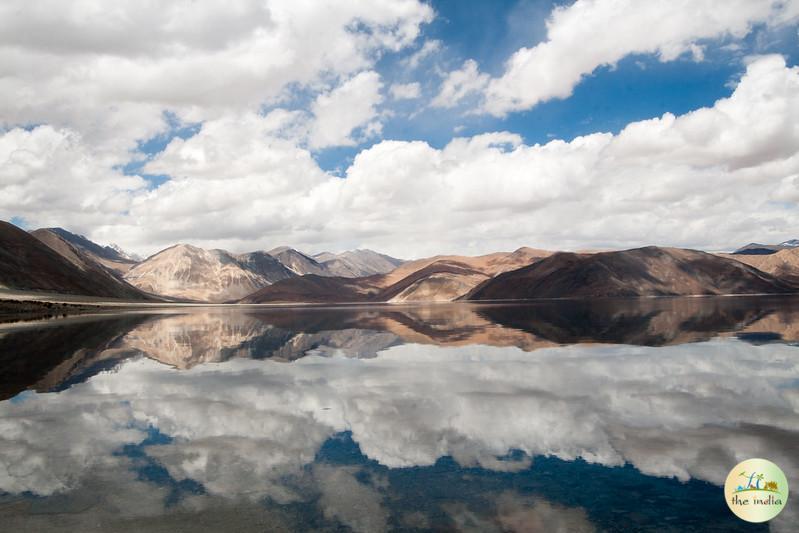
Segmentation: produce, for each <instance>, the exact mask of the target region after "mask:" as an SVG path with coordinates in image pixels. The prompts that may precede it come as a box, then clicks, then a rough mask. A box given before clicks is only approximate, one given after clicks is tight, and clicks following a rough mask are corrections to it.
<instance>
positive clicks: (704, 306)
mask: <svg viewBox="0 0 799 533" xmlns="http://www.w3.org/2000/svg"><path fill="white" fill-rule="evenodd" d="M798 316H799V302H797V301H795V300H793V299H789V298H708V299H699V298H674V299H656V300H626V301H625V300H619V301H610V300H605V301H598V302H583V303H579V302H560V303H555V302H550V303H545V304H520V305H508V304H504V305H466V304H464V305H438V306H418V307H413V306H408V307H403V306H395V307H366V308H363V307H361V308H338V309H330V308H328V309H324V308H294V309H289V308H285V309H274V308H242V309H233V310H230V309H224V308H205V309H202V308H201V309H191V310H186V309H176V310H172V311H160V312H137V313H127V314H120V315H105V316H101V317H90V316H85V317H80V318H75V319H65V320H56V321H53V322H50V323H48V324H46V326H42V327H32V326H26V325H24V324H23V325H19V326H11V327H8V326H7V327H6V330H5V332H3V331H0V368H1V369H2V377H0V399H1V398H9V397H11V396H13V395H15V394H17V393H18V392H20V391H21V390H25V389H26V388H33V389H35V390H38V391H48V390H60V388H63V387H65V386H69V385H71V384H74V383H77V382H80V381H82V380H85V379H86V378H88V377H90V376H91V375H93V374H95V373H97V372H99V371H103V370H108V369H111V368H114V367H115V366H116V365H117V364H119V363H120V362H121V361H123V360H124V359H126V358H129V357H134V356H140V355H144V356H146V357H148V358H150V359H154V360H156V361H159V362H161V363H164V364H166V365H170V366H173V367H175V368H181V369H188V368H191V367H193V366H195V365H198V364H203V363H218V362H222V361H227V360H229V359H231V358H240V357H244V358H253V359H267V358H271V359H277V360H284V361H293V360H296V359H298V358H301V357H304V356H305V355H307V354H314V355H336V354H338V355H343V356H347V357H356V358H369V357H374V356H375V355H376V354H377V353H379V352H380V351H382V350H385V349H387V348H389V347H391V346H395V345H399V344H428V345H438V346H469V345H484V346H497V347H516V348H520V349H521V350H524V351H533V350H536V349H540V348H546V347H551V346H556V345H562V344H578V343H615V344H631V345H642V346H664V345H669V344H680V343H686V342H698V341H705V340H709V339H712V338H713V337H716V336H718V335H728V334H737V335H738V336H739V338H740V339H741V340H745V341H750V342H752V343H753V344H758V343H763V342H775V341H777V342H795V341H799V321H798V320H796V319H797V317H798Z"/></svg>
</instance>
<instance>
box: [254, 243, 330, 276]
mask: <svg viewBox="0 0 799 533" xmlns="http://www.w3.org/2000/svg"><path fill="white" fill-rule="evenodd" d="M267 253H268V254H269V255H271V256H272V257H274V258H275V259H277V260H278V261H280V262H281V263H282V264H283V266H285V267H286V268H288V269H289V270H291V271H292V272H294V273H295V274H297V275H298V276H304V275H306V274H317V275H319V276H330V275H332V274H331V273H330V272H328V270H327V269H326V268H325V267H324V266H322V265H321V264H320V263H319V262H318V261H317V260H316V259H314V258H312V257H308V256H307V255H305V254H304V253H302V252H298V251H297V250H295V249H294V248H289V247H288V246H279V247H278V248H273V249H271V250H269V251H268V252H267Z"/></svg>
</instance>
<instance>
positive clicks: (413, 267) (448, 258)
mask: <svg viewBox="0 0 799 533" xmlns="http://www.w3.org/2000/svg"><path fill="white" fill-rule="evenodd" d="M551 254H552V252H549V251H547V250H537V249H535V248H527V247H523V248H519V249H518V250H516V251H515V252H497V253H493V254H487V255H478V256H475V257H472V256H468V255H436V256H433V257H426V258H424V259H417V260H415V261H408V262H407V263H403V264H402V265H401V266H399V267H397V268H396V269H395V270H393V271H391V272H390V273H388V274H386V275H385V276H383V277H382V278H381V279H380V280H379V283H380V285H381V286H383V287H388V286H389V285H392V284H394V283H396V282H398V281H400V280H401V279H403V278H405V277H407V276H409V275H411V274H413V273H414V272H418V271H419V270H422V269H423V268H425V267H427V266H428V265H431V264H433V263H435V262H437V261H443V262H452V263H459V264H461V265H465V266H466V267H469V268H471V269H473V270H476V271H478V272H482V273H483V274H485V275H486V276H489V277H491V276H495V275H497V274H499V273H500V272H505V271H508V270H516V269H517V268H521V267H524V266H527V265H529V264H531V263H533V262H535V261H538V260H539V259H542V258H544V257H548V256H549V255H551Z"/></svg>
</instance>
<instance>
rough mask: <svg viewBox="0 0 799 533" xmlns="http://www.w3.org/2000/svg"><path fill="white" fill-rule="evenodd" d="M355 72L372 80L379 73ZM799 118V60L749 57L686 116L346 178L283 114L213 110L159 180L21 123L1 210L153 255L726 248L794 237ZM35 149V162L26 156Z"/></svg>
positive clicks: (0, 175) (167, 153)
mask: <svg viewBox="0 0 799 533" xmlns="http://www.w3.org/2000/svg"><path fill="white" fill-rule="evenodd" d="M361 80H367V82H368V83H365V84H366V85H369V84H372V85H371V86H372V87H374V83H375V82H376V81H377V80H376V77H375V76H371V75H369V74H368V73H367V74H365V75H364V77H363V78H361ZM370 80H371V81H370ZM345 85H346V83H345ZM334 92H335V90H334ZM372 94H374V93H372ZM367 114H368V113H367ZM797 124H799V69H797V68H796V67H787V66H786V65H785V60H784V59H783V58H782V57H780V56H764V57H758V58H753V59H751V61H750V62H749V64H748V65H747V70H746V73H745V75H744V76H743V77H742V79H741V80H740V82H739V83H738V85H737V87H736V88H735V90H734V92H733V94H732V95H731V96H730V97H728V98H724V99H721V100H719V101H717V102H716V103H715V104H714V105H713V106H711V107H707V108H702V109H698V110H696V111H693V112H690V113H687V114H685V115H682V116H675V115H673V114H670V113H667V114H664V115H663V116H661V117H657V118H653V119H650V120H644V121H640V122H634V123H631V124H629V125H628V126H627V127H626V128H624V129H623V130H622V131H621V132H620V133H619V134H616V135H614V134H610V133H595V134H591V135H586V136H583V137H578V138H575V139H573V140H571V141H564V140H553V141H551V142H549V143H546V144H543V145H526V144H524V143H523V142H522V139H521V138H520V137H519V136H517V135H514V134H511V133H501V132H500V133H488V134H482V135H477V136H475V137H470V138H458V139H454V140H452V141H451V142H450V143H448V144H447V145H445V146H444V147H442V148H434V147H432V146H430V145H429V144H427V143H425V142H421V141H388V140H387V141H381V142H379V143H377V144H375V145H373V146H372V147H370V148H368V149H366V150H362V151H361V152H360V153H358V154H357V155H356V157H355V158H354V160H353V162H352V164H351V165H350V166H349V168H348V169H347V170H346V173H345V177H344V178H340V177H337V176H333V175H331V174H329V173H327V172H325V171H323V170H322V169H321V168H320V167H319V166H318V164H317V163H316V162H315V161H314V159H313V157H312V155H311V153H310V152H309V151H308V149H307V148H302V146H301V143H300V144H298V141H297V138H298V137H299V138H302V136H303V135H306V132H307V131H308V121H307V116H306V115H305V114H304V113H301V112H299V113H297V112H290V111H285V110H281V109H277V110H275V111H272V112H270V113H268V114H266V115H260V114H256V113H242V114H238V115H230V116H226V117H223V118H219V119H215V120H208V121H206V122H205V123H204V124H203V125H202V127H201V129H200V130H199V132H198V133H197V134H196V135H195V136H193V137H191V138H190V139H187V140H183V139H174V140H173V141H172V142H171V143H170V144H169V146H167V148H166V149H165V150H164V151H163V152H162V153H160V154H158V155H157V156H156V157H155V158H153V159H152V160H151V161H150V162H148V163H147V165H146V166H145V167H144V170H145V171H146V172H148V173H155V174H168V175H170V176H172V179H171V180H169V181H168V182H167V183H165V184H164V185H162V186H160V187H158V188H157V189H154V190H146V189H142V182H141V180H140V179H138V178H135V177H134V178H130V177H123V176H121V175H120V174H119V173H117V172H109V171H108V170H107V166H106V164H105V162H104V160H103V159H102V158H99V157H98V156H96V155H94V153H93V151H92V150H91V149H90V148H89V147H88V146H87V144H86V143H85V141H84V140H83V139H82V138H81V137H80V136H77V135H72V134H70V133H69V132H65V131H64V130H54V129H52V128H51V127H47V126H41V127H38V128H34V129H33V130H31V131H25V130H21V129H15V130H11V131H9V132H6V133H5V134H2V135H0V146H3V152H2V153H3V154H4V158H3V161H4V162H6V161H8V162H10V163H11V164H9V163H6V164H3V165H2V166H0V183H2V184H3V192H4V194H3V195H2V198H3V200H2V201H0V206H1V207H0V209H2V211H0V216H2V217H3V218H10V217H11V216H19V215H22V216H25V217H26V218H28V217H29V221H30V222H31V223H32V224H36V225H42V224H51V223H59V222H60V223H61V224H64V222H63V221H64V220H66V221H69V222H74V225H73V226H72V227H73V228H76V229H79V230H81V231H83V232H86V233H87V234H88V235H89V236H90V237H93V238H96V239H98V240H100V241H102V242H118V243H120V244H122V245H123V246H127V247H129V248H132V249H134V250H138V251H145V252H152V251H156V250H157V249H159V248H160V247H164V246H167V245H170V244H173V243H174V242H176V241H190V242H193V243H194V244H198V245H202V246H211V247H222V248H229V249H233V250H234V251H246V250H251V249H256V248H271V247H272V246H274V245H277V244H281V243H291V244H292V245H295V246H299V247H303V248H306V249H307V250H308V251H311V252H313V251H322V250H323V249H324V248H336V249H346V248H348V247H351V246H361V245H362V246H369V247H372V248H377V249H380V250H383V251H386V252H388V253H392V254H395V255H397V256H400V257H413V256H420V255H430V254H433V253H440V252H444V251H453V252H466V253H480V252H487V251H494V250H497V249H512V248H515V247H517V246H519V245H521V244H530V245H537V246H542V247H551V248H579V247H584V246H634V245H641V244H650V243H656V244H668V245H679V246H691V247H699V248H711V249H723V248H725V247H729V246H734V245H736V244H738V243H741V242H748V241H753V240H763V239H767V240H768V239H773V240H777V239H780V240H784V239H785V238H789V237H793V236H794V235H793V232H794V231H795V228H796V226H797V224H799V212H797V207H796V198H797V197H799V193H798V192H797V189H796V185H797V178H796V176H797V175H799V155H798V154H799V130H797V126H796V125H797ZM58 132H61V133H58ZM53 136H55V137H58V138H60V137H66V138H69V139H70V142H68V143H60V144H59V143H55V144H52V143H51V144H52V146H55V147H58V149H57V150H56V151H55V152H54V153H56V154H60V155H59V156H58V157H65V158H72V159H68V160H70V161H73V163H72V167H70V165H66V166H65V165H64V164H62V163H61V161H62V160H61V159H57V160H53V161H54V162H53V164H54V165H57V166H58V168H60V169H61V171H60V172H59V174H58V176H59V179H60V180H61V182H60V183H61V186H62V190H65V191H73V193H74V194H70V193H67V194H65V195H64V196H63V198H56V199H54V200H53V202H48V203H44V201H43V200H42V199H40V198H39V196H37V195H40V194H47V193H45V192H42V191H41V190H40V189H44V190H50V191H52V188H51V187H48V183H50V182H48V181H46V180H47V179H48V178H47V176H48V174H49V176H50V178H49V179H52V175H53V174H52V173H53V168H54V167H53V166H52V165H53V164H44V163H43V161H46V160H47V159H46V157H44V156H43V155H42V154H44V155H46V154H47V153H49V152H47V150H51V149H50V148H47V149H45V148H43V146H48V147H49V146H51V144H46V143H43V141H42V144H41V145H40V144H36V143H34V142H33V139H39V138H41V139H45V138H52V137H53ZM67 147H69V148H68V149H67ZM31 149H35V150H36V151H35V154H36V155H35V156H26V155H25V154H27V153H28V152H29V151H30V150H31ZM25 161H27V163H24V162H25ZM78 162H79V163H80V165H78ZM70 169H71V170H70ZM37 180H38V181H37ZM37 184H38V185H37ZM58 206H63V207H62V209H61V211H59V210H57V209H56V208H57V207H58ZM70 206H72V208H73V209H75V208H76V207H77V209H76V210H75V212H74V213H72V214H68V213H67V210H68V209H69V208H70ZM23 208H24V209H25V210H24V211H22V212H21V210H22V209H23ZM86 213H89V214H86ZM103 213H105V214H104V215H103ZM431 213H433V214H435V216H431ZM62 214H63V218H62V219H60V220H55V219H56V218H58V217H59V216H61V215H62ZM565 220H568V224H564V223H563V221H565ZM464 228H469V231H468V232H465V231H464Z"/></svg>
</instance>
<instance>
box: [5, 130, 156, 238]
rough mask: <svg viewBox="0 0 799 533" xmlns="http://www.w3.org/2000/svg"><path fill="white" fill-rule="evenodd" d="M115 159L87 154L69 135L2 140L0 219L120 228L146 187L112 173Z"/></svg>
mask: <svg viewBox="0 0 799 533" xmlns="http://www.w3.org/2000/svg"><path fill="white" fill-rule="evenodd" d="M113 163H114V160H113V158H109V157H104V156H103V155H102V154H96V153H94V152H93V151H92V150H90V149H89V148H88V147H87V146H86V144H85V143H84V142H83V139H82V138H81V135H80V134H79V133H77V132H75V131H73V130H70V129H66V128H60V129H56V128H53V127H52V126H39V127H37V128H34V129H32V130H30V131H28V130H24V129H21V128H15V129H12V130H10V131H8V132H5V133H2V134H0V191H1V192H2V194H0V213H2V214H3V215H2V216H3V218H5V219H9V218H11V217H12V216H18V217H22V218H23V219H26V220H32V221H36V223H37V224H40V225H45V226H47V225H69V226H71V227H74V228H76V229H82V230H90V229H92V227H93V226H95V227H96V225H101V224H106V223H113V222H117V223H119V222H122V221H123V220H124V216H123V214H122V213H124V212H125V211H126V210H128V209H129V208H130V205H131V202H132V198H133V196H135V195H136V194H138V193H140V192H141V191H142V190H144V188H145V187H146V185H147V184H146V182H145V181H144V180H143V179H141V178H140V177H137V176H124V175H122V173H121V172H118V171H116V170H112V169H111V167H112V165H113Z"/></svg>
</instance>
